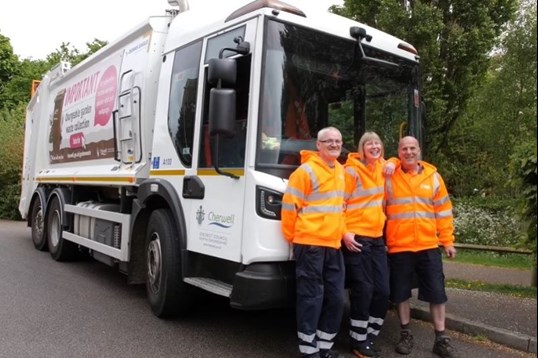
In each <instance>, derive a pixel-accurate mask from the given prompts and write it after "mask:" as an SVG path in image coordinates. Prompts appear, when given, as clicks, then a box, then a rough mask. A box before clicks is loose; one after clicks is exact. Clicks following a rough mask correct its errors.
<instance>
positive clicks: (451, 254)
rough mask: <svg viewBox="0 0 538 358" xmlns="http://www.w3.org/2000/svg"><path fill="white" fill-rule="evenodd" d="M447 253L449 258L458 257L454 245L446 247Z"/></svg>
mask: <svg viewBox="0 0 538 358" xmlns="http://www.w3.org/2000/svg"><path fill="white" fill-rule="evenodd" d="M445 254H446V257H448V258H449V259H455V258H456V248H455V247H454V246H446V247H445Z"/></svg>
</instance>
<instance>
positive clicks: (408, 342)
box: [396, 329, 414, 354]
mask: <svg viewBox="0 0 538 358" xmlns="http://www.w3.org/2000/svg"><path fill="white" fill-rule="evenodd" d="M413 345H414V343H413V334H412V333H411V330H410V329H402V330H401V331H400V341H399V342H398V344H397V345H396V352H397V353H400V354H409V353H411V350H412V349H413Z"/></svg>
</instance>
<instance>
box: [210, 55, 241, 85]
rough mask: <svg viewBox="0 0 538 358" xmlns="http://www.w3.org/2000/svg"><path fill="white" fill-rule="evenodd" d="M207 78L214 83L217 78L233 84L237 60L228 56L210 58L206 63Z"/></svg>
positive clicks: (235, 78) (217, 80)
mask: <svg viewBox="0 0 538 358" xmlns="http://www.w3.org/2000/svg"><path fill="white" fill-rule="evenodd" d="M208 67H209V68H208V73H207V80H208V81H209V83H211V84H212V85H216V84H217V83H218V82H219V80H222V82H223V83H225V84H228V85H234V84H235V82H236V80H237V62H236V61H235V60H234V59H229V58H212V59H210V60H209V63H208Z"/></svg>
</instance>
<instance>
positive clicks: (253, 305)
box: [230, 261, 295, 310]
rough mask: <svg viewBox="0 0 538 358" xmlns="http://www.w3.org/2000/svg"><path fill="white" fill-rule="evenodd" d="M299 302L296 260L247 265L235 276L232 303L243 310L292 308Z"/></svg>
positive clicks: (234, 306)
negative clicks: (296, 290) (297, 298)
mask: <svg viewBox="0 0 538 358" xmlns="http://www.w3.org/2000/svg"><path fill="white" fill-rule="evenodd" d="M294 304H295V262H293V261H288V262H265V263H256V264H252V265H249V266H246V267H245V268H244V270H242V271H240V272H238V273H237V274H236V275H235V278H234V284H233V290H232V294H231V296H230V305H231V306H232V307H233V308H237V309H241V310H261V309H269V308H280V307H291V306H293V305H294Z"/></svg>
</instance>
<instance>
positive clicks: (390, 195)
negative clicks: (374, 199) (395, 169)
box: [385, 177, 394, 203]
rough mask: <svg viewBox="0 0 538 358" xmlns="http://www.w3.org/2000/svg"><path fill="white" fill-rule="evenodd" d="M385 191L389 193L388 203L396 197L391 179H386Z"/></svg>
mask: <svg viewBox="0 0 538 358" xmlns="http://www.w3.org/2000/svg"><path fill="white" fill-rule="evenodd" d="M385 189H386V191H387V203H388V199H389V198H392V197H393V196H394V193H393V189H392V179H391V177H388V178H385Z"/></svg>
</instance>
